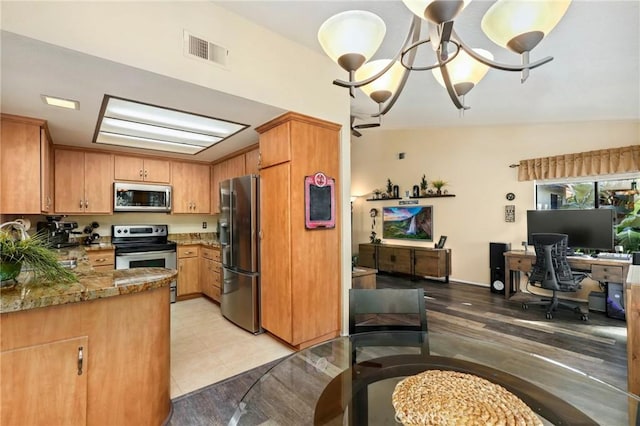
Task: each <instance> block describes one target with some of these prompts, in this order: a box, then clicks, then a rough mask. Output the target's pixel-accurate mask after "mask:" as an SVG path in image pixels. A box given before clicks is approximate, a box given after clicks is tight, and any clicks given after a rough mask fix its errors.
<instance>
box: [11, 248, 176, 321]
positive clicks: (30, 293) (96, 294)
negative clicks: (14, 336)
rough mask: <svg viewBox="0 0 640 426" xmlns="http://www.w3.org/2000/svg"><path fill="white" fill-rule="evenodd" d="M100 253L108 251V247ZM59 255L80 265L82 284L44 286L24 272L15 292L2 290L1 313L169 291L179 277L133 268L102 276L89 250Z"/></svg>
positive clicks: (64, 251)
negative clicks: (91, 261) (94, 266)
mask: <svg viewBox="0 0 640 426" xmlns="http://www.w3.org/2000/svg"><path fill="white" fill-rule="evenodd" d="M99 249H105V247H102V248H99ZM89 251H91V250H89ZM55 252H56V253H57V254H58V257H59V258H60V260H72V259H73V260H75V261H76V262H77V267H76V268H74V269H72V271H73V272H74V273H76V275H77V276H78V280H79V281H78V282H76V283H70V284H59V283H53V284H51V283H42V281H40V280H38V279H35V278H34V276H33V272H30V271H23V272H22V273H21V274H20V275H19V276H18V284H17V285H15V286H14V287H12V288H2V291H1V292H0V312H1V313H7V312H17V311H25V310H28V309H35V308H42V307H46V306H54V305H64V304H67V303H74V302H84V301H88V300H96V299H102V298H106V297H113V296H119V295H124V294H132V293H139V292H143V291H147V290H152V289H155V288H160V287H168V286H169V284H170V283H171V281H172V280H173V279H175V277H176V276H177V271H176V270H174V269H165V268H133V269H126V270H111V271H100V272H98V271H96V270H94V269H93V267H91V264H90V263H89V259H88V257H87V247H86V246H78V247H71V248H65V249H59V250H55Z"/></svg>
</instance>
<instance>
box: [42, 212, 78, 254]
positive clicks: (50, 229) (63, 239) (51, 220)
mask: <svg viewBox="0 0 640 426" xmlns="http://www.w3.org/2000/svg"><path fill="white" fill-rule="evenodd" d="M46 219H47V221H46V222H38V228H37V230H38V232H42V233H43V234H44V235H45V236H46V239H47V243H48V245H49V247H51V248H58V249H59V248H64V247H75V246H77V245H78V243H77V242H70V241H69V235H70V234H71V231H72V230H73V229H76V228H77V227H78V223H77V222H63V221H61V219H62V216H46Z"/></svg>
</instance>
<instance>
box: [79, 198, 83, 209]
mask: <svg viewBox="0 0 640 426" xmlns="http://www.w3.org/2000/svg"><path fill="white" fill-rule="evenodd" d="M82 206H83V203H82V200H80V208H82Z"/></svg>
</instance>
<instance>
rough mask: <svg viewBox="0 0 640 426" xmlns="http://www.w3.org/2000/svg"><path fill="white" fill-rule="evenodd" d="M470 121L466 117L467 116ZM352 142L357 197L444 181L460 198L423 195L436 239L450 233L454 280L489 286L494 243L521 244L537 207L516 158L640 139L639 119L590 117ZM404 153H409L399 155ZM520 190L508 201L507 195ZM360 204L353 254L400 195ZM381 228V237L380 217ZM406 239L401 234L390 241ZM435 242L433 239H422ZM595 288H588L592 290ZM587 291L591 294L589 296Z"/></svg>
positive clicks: (372, 135)
mask: <svg viewBox="0 0 640 426" xmlns="http://www.w3.org/2000/svg"><path fill="white" fill-rule="evenodd" d="M461 122H462V123H463V122H464V119H462V120H461ZM363 133H364V135H363V136H362V137H361V138H353V139H352V142H351V195H352V196H353V195H357V196H359V195H368V194H369V193H370V192H371V191H372V190H373V189H375V188H384V187H385V184H386V180H387V178H390V179H391V181H392V182H393V183H394V184H397V185H399V186H400V193H401V194H404V193H405V190H411V188H412V187H413V185H416V184H418V183H419V181H420V178H421V177H422V175H423V174H426V176H427V180H428V181H431V180H433V179H443V180H445V181H447V182H449V184H448V185H447V186H446V187H445V189H447V190H448V191H449V193H451V194H455V195H456V196H455V198H430V199H420V200H419V201H420V204H423V205H433V207H434V237H435V239H436V241H437V238H438V237H439V236H440V235H447V236H448V239H447V244H446V246H447V247H449V248H451V249H452V253H453V256H452V264H453V265H452V268H453V274H452V279H454V280H457V281H463V282H469V283H474V284H480V285H487V286H488V285H489V242H506V243H511V245H512V247H513V248H514V249H521V248H522V247H521V245H520V243H521V242H522V241H524V240H526V232H527V229H526V211H527V209H531V208H534V187H533V182H531V181H528V182H518V180H517V173H518V172H517V170H518V169H517V168H509V165H510V164H513V163H518V161H520V160H522V159H527V158H533V157H541V156H547V155H556V154H564V153H572V152H581V151H590V150H594V149H601V148H608V147H621V146H629V145H634V144H638V143H640V122H638V121H633V122H629V121H625V122H591V123H564V124H545V125H522V126H502V127H498V126H487V127H455V128H428V129H420V130H418V129H416V130H397V131H393V130H388V131H379V132H366V131H365V132H363ZM400 152H404V153H405V158H404V159H403V160H399V159H398V153H400ZM508 192H513V193H514V194H516V199H515V200H514V201H507V200H506V199H505V194H506V193H508ZM365 198H369V197H368V196H363V197H360V198H358V199H357V200H356V201H355V202H354V208H353V247H352V249H353V252H354V254H355V253H357V250H358V243H363V242H368V241H369V234H370V232H371V218H370V217H369V210H370V209H371V208H374V207H375V208H378V209H379V210H381V208H382V206H385V205H397V201H395V202H393V201H375V202H367V201H365ZM507 204H515V206H516V221H515V222H514V223H507V222H505V221H504V208H505V205H507ZM376 232H377V233H378V237H381V236H382V224H381V218H377V220H376ZM384 242H385V243H389V244H401V243H402V242H400V241H398V240H388V241H384ZM416 245H426V246H430V247H432V246H433V243H416ZM586 293H588V291H587V292H586ZM584 297H586V295H585V296H584Z"/></svg>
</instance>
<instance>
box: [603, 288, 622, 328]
mask: <svg viewBox="0 0 640 426" xmlns="http://www.w3.org/2000/svg"><path fill="white" fill-rule="evenodd" d="M607 316H608V317H609V318H615V319H619V320H623V321H624V320H625V318H626V317H625V311H624V287H623V286H622V284H615V283H607Z"/></svg>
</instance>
